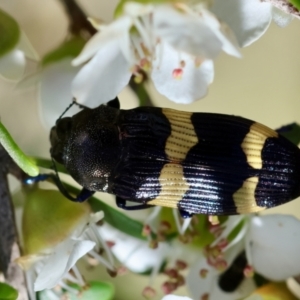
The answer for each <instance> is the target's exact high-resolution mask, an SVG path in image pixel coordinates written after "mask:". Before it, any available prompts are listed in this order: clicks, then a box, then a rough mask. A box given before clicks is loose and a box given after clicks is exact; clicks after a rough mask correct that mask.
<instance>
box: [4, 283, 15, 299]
mask: <svg viewBox="0 0 300 300" xmlns="http://www.w3.org/2000/svg"><path fill="white" fill-rule="evenodd" d="M17 298H18V292H17V290H15V289H14V288H13V287H11V286H10V285H8V284H6V283H3V282H0V299H1V300H16V299H17Z"/></svg>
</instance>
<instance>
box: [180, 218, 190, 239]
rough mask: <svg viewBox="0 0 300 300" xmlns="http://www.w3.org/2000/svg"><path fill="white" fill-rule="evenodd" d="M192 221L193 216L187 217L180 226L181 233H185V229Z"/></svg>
mask: <svg viewBox="0 0 300 300" xmlns="http://www.w3.org/2000/svg"><path fill="white" fill-rule="evenodd" d="M191 221H192V218H187V219H184V220H183V223H182V226H181V228H180V234H181V235H183V234H184V233H185V231H186V230H187V229H188V227H189V226H190V224H191Z"/></svg>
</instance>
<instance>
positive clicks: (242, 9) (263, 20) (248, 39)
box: [212, 0, 293, 47]
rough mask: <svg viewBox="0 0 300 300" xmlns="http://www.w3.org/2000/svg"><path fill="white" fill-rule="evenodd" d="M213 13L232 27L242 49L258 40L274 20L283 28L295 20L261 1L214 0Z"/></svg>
mask: <svg viewBox="0 0 300 300" xmlns="http://www.w3.org/2000/svg"><path fill="white" fill-rule="evenodd" d="M212 11H213V12H214V13H215V14H216V15H217V16H218V17H219V18H221V20H222V21H224V22H226V23H227V24H228V25H229V26H230V28H231V29H232V30H233V31H234V33H235V35H236V37H237V40H238V41H239V44H240V46H241V47H245V46H249V45H250V44H252V43H253V42H255V41H256V40H258V39H259V38H260V37H261V36H262V35H263V34H264V33H265V32H266V30H267V29H268V27H269V25H270V23H271V21H272V18H273V20H274V21H275V23H277V25H279V26H281V27H284V26H286V25H287V24H288V23H289V22H290V21H291V20H292V18H293V17H292V16H291V15H288V14H286V13H284V12H283V11H281V10H279V9H278V8H276V7H274V6H273V5H271V4H270V3H267V2H263V1H261V0H226V1H224V0H214V2H213V7H212Z"/></svg>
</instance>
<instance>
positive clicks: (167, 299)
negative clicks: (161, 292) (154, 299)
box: [161, 295, 192, 300]
mask: <svg viewBox="0 0 300 300" xmlns="http://www.w3.org/2000/svg"><path fill="white" fill-rule="evenodd" d="M161 300H192V299H191V298H189V297H183V296H176V295H167V296H164V297H163V298H162V299H161Z"/></svg>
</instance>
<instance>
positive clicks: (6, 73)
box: [0, 49, 26, 80]
mask: <svg viewBox="0 0 300 300" xmlns="http://www.w3.org/2000/svg"><path fill="white" fill-rule="evenodd" d="M25 65H26V59H25V55H24V53H23V52H22V51H20V50H19V49H14V50H12V51H10V52H9V53H8V54H6V55H4V56H2V57H1V58H0V75H2V76H3V77H4V78H6V79H9V80H19V79H21V78H22V76H23V74H24V71H25Z"/></svg>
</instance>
